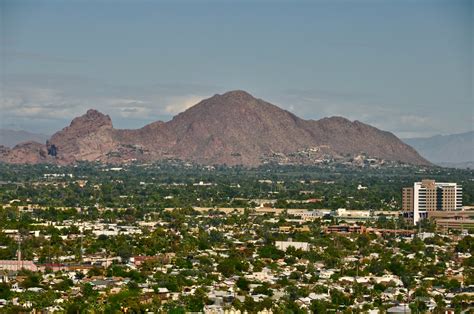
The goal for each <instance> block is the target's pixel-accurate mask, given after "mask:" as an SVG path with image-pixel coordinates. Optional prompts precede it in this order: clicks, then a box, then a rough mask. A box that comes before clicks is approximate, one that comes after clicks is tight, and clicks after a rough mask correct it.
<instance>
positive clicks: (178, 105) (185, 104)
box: [164, 95, 205, 115]
mask: <svg viewBox="0 0 474 314" xmlns="http://www.w3.org/2000/svg"><path fill="white" fill-rule="evenodd" d="M204 98H205V97H202V96H196V95H189V96H179V97H171V98H170V99H169V104H168V105H166V107H165V110H164V111H165V113H167V114H171V115H175V114H178V113H180V112H183V111H185V110H186V109H188V108H190V107H192V106H194V105H195V104H197V103H198V102H200V101H201V100H203V99H204Z"/></svg>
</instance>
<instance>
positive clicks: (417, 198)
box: [402, 180, 462, 224]
mask: <svg viewBox="0 0 474 314" xmlns="http://www.w3.org/2000/svg"><path fill="white" fill-rule="evenodd" d="M402 209H403V211H404V212H405V213H404V215H405V217H407V218H409V219H412V220H413V224H417V223H418V222H419V221H420V220H421V219H424V218H427V217H428V216H429V213H430V212H436V211H455V210H461V209H462V187H461V186H460V185H458V184H457V183H445V182H436V181H435V180H422V181H421V182H415V183H414V184H413V187H406V188H403V190H402Z"/></svg>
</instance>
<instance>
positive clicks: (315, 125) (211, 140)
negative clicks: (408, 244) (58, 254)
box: [0, 91, 429, 166]
mask: <svg viewBox="0 0 474 314" xmlns="http://www.w3.org/2000/svg"><path fill="white" fill-rule="evenodd" d="M46 149H47V151H48V152H49V155H50V157H54V160H56V162H58V163H63V164H68V163H73V162H75V161H81V160H86V161H100V162H111V163H122V162H129V161H132V160H138V161H155V160H161V159H165V158H176V159H181V160H187V161H193V162H197V163H201V164H227V165H239V164H241V165H247V166H255V165H259V164H261V163H262V162H265V161H267V160H269V158H270V159H271V158H272V157H273V156H278V158H280V159H283V160H286V161H289V162H308V161H310V162H311V161H314V160H317V159H323V158H334V159H338V158H341V157H342V156H353V157H356V156H358V155H361V154H365V155H367V156H371V157H376V158H380V159H385V160H390V161H401V162H406V163H412V164H420V165H427V164H429V162H427V161H426V160H425V159H424V158H422V157H421V156H420V155H418V153H417V152H416V151H415V150H414V149H413V148H411V147H410V146H408V145H406V144H404V143H403V142H402V141H400V140H399V139H398V138H397V137H396V136H394V135H393V134H391V133H389V132H385V131H381V130H379V129H376V128H374V127H372V126H369V125H366V124H364V123H361V122H358V121H355V122H351V121H349V120H347V119H345V118H341V117H332V118H324V119H321V120H318V121H314V120H303V119H301V118H298V117H297V116H295V115H294V114H292V113H290V112H288V111H286V110H282V109H280V108H278V107H277V106H274V105H272V104H270V103H268V102H265V101H263V100H261V99H257V98H254V97H253V96H252V95H250V94H248V93H246V92H244V91H231V92H227V93H225V94H223V95H214V96H213V97H211V98H209V99H205V100H203V101H201V102H199V103H198V104H197V105H195V106H193V107H191V108H189V109H188V110H186V111H184V112H182V113H180V114H178V115H177V116H175V117H174V118H173V119H172V120H171V121H168V122H161V121H158V122H154V123H151V124H149V125H146V126H144V127H143V128H140V129H137V130H120V129H115V128H113V125H112V121H111V120H110V118H109V117H108V116H106V115H104V114H102V113H100V112H98V111H96V110H89V111H88V112H87V113H86V114H85V115H83V116H81V117H78V118H75V119H74V120H73V121H72V122H71V124H70V126H68V127H66V128H64V129H63V130H61V131H59V132H57V133H56V134H54V135H53V136H52V137H51V139H50V140H49V141H48V143H47V148H46ZM14 150H15V148H14V149H13V150H12V151H14ZM33 153H37V152H33ZM8 154H9V153H6V155H8ZM308 156H310V158H309V157H308ZM0 158H1V157H0ZM308 158H309V159H308ZM3 159H5V158H3Z"/></svg>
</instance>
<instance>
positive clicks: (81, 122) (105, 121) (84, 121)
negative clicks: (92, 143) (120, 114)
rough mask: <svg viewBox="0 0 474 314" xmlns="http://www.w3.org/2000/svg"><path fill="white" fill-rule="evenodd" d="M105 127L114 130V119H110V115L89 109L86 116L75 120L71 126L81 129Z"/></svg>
mask: <svg viewBox="0 0 474 314" xmlns="http://www.w3.org/2000/svg"><path fill="white" fill-rule="evenodd" d="M104 126H105V127H110V128H112V127H113V125H112V119H110V117H109V116H108V115H105V114H103V113H101V112H99V111H97V110H95V109H89V110H87V112H86V113H85V114H84V115H82V116H80V117H77V118H74V119H73V120H72V122H71V125H70V127H80V128H82V127H87V128H98V127H104Z"/></svg>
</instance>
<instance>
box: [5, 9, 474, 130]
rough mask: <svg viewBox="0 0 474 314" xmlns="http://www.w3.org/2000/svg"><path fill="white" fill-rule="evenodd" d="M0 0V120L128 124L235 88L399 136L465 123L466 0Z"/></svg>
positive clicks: (311, 114)
mask: <svg viewBox="0 0 474 314" xmlns="http://www.w3.org/2000/svg"><path fill="white" fill-rule="evenodd" d="M0 3H1V6H0V10H1V20H2V22H1V42H0V43H1V73H0V74H1V84H2V85H1V91H2V94H1V95H0V101H1V102H0V106H1V107H0V109H1V111H2V114H1V117H0V127H2V128H13V129H26V130H30V131H36V132H43V133H52V132H54V131H56V130H58V129H60V128H62V127H64V126H65V125H67V124H68V123H69V121H70V119H71V118H73V117H75V116H77V115H80V114H83V113H85V111H86V110H87V109H88V108H96V109H98V110H100V111H102V112H104V113H107V114H109V115H110V116H111V117H112V119H113V121H114V125H115V126H116V127H119V128H136V127H141V126H143V125H144V124H146V123H149V122H152V121H155V120H165V121H166V120H169V119H170V118H171V117H172V116H173V115H174V114H176V113H178V112H180V111H182V110H184V109H186V108H187V107H189V106H191V105H193V104H195V103H197V102H198V101H199V100H200V99H203V98H206V97H209V96H212V95H214V94H216V93H223V92H225V91H228V90H233V89H243V90H246V91H248V92H250V93H252V94H253V95H254V96H256V97H259V98H263V99H265V100H267V101H270V102H272V103H274V104H276V105H278V106H280V107H283V108H285V109H288V110H290V111H292V112H294V113H295V114H297V115H299V116H301V117H303V118H307V119H319V118H322V117H325V116H334V115H340V116H345V117H347V118H349V119H351V120H356V119H357V120H360V121H363V122H366V123H369V124H372V125H374V126H377V127H379V128H381V129H384V130H388V131H391V132H394V133H395V134H397V135H398V136H400V137H410V136H428V135H433V134H439V133H441V134H447V133H455V132H462V131H467V130H472V129H473V124H474V118H473V116H474V115H473V107H474V106H473V103H474V102H473V78H472V75H473V27H474V26H473V4H472V1H469V0H468V1H456V0H449V1H448V0H447V1H416V0H412V1H404V0H397V1H395V0H393V1H382V0H378V1H376V0H373V1H337V0H336V1H197V0H196V1H140V0H138V1H131V0H129V1H111V0H108V1H105V0H104V1H60V0H57V1H42V0H36V1H22V0H15V1H13V0H0Z"/></svg>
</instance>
